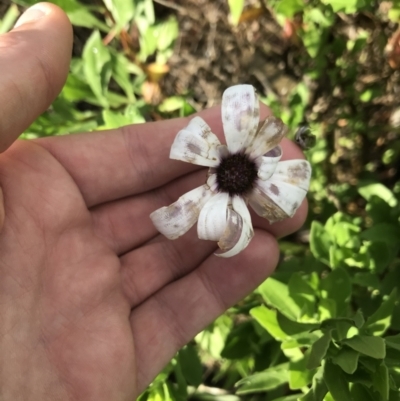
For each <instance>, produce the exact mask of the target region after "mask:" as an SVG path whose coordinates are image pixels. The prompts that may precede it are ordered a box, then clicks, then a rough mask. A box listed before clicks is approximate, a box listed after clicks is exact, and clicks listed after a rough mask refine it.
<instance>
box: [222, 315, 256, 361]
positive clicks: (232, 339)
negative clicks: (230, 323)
mask: <svg viewBox="0 0 400 401" xmlns="http://www.w3.org/2000/svg"><path fill="white" fill-rule="evenodd" d="M259 339H260V337H259V336H258V335H257V334H256V332H255V330H254V325H253V322H251V321H246V322H243V323H241V324H238V325H237V326H236V327H234V328H233V329H232V330H231V332H230V333H229V334H228V337H227V339H226V341H225V347H224V349H223V350H222V352H221V356H222V357H223V358H226V359H241V358H245V357H247V356H249V355H251V353H252V352H254V350H255V349H256V348H257V345H256V344H257V341H259Z"/></svg>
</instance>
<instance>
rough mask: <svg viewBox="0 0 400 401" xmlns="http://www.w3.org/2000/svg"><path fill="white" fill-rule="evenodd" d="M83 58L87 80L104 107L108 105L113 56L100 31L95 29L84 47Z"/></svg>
mask: <svg viewBox="0 0 400 401" xmlns="http://www.w3.org/2000/svg"><path fill="white" fill-rule="evenodd" d="M82 59H83V61H84V63H83V68H84V73H85V77H86V80H87V82H88V84H89V86H90V88H91V89H92V91H93V93H94V94H95V95H96V97H97V99H98V100H99V102H100V103H101V104H102V106H103V107H107V106H108V101H107V98H106V92H107V85H108V81H109V79H110V77H111V56H110V53H109V51H108V49H107V48H106V47H105V46H104V45H103V42H102V41H101V37H100V33H99V31H94V32H93V33H92V35H91V36H90V37H89V39H88V40H87V42H86V45H85V48H84V49H83V54H82Z"/></svg>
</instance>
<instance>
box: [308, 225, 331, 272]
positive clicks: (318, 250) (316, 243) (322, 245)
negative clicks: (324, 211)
mask: <svg viewBox="0 0 400 401" xmlns="http://www.w3.org/2000/svg"><path fill="white" fill-rule="evenodd" d="M331 245H332V242H331V240H330V237H329V235H328V233H327V232H326V230H325V229H324V226H323V225H322V224H321V223H320V222H318V221H313V222H312V223H311V231H310V250H311V252H312V254H313V255H314V257H315V258H316V259H318V260H320V261H321V262H323V263H325V264H326V265H328V266H329V248H330V246H331Z"/></svg>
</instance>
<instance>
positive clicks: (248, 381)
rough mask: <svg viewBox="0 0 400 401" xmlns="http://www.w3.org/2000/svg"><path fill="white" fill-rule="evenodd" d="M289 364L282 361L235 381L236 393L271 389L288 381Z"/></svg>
mask: <svg viewBox="0 0 400 401" xmlns="http://www.w3.org/2000/svg"><path fill="white" fill-rule="evenodd" d="M288 367H289V364H287V363H284V364H281V365H278V366H274V367H272V368H269V369H267V370H265V371H264V372H260V373H256V374H254V375H251V376H248V377H245V378H244V379H242V380H240V381H238V382H237V383H236V385H235V386H236V387H238V389H237V390H236V392H237V394H239V395H240V394H249V393H256V392H259V391H268V390H273V389H274V388H277V387H279V386H281V385H282V384H285V383H287V382H288Z"/></svg>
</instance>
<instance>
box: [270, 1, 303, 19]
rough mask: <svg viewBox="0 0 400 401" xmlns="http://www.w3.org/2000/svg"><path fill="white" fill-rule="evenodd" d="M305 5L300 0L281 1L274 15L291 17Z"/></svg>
mask: <svg viewBox="0 0 400 401" xmlns="http://www.w3.org/2000/svg"><path fill="white" fill-rule="evenodd" d="M304 8H305V4H304V2H303V1H302V0H281V1H279V2H278V6H277V7H276V10H275V11H276V13H277V14H281V15H284V16H285V17H289V18H291V17H293V16H294V15H295V14H296V13H298V12H300V11H302V10H303V9H304Z"/></svg>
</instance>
